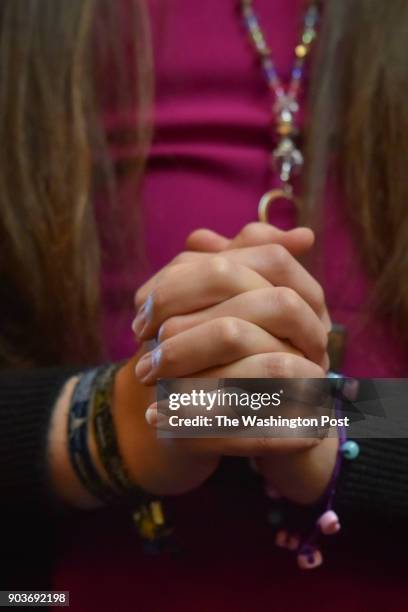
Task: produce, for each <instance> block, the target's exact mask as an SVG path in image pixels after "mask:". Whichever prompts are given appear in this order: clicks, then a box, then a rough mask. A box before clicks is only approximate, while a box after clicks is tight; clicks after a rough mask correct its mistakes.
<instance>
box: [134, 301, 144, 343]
mask: <svg viewBox="0 0 408 612" xmlns="http://www.w3.org/2000/svg"><path fill="white" fill-rule="evenodd" d="M145 325H146V313H145V309H144V305H143V306H142V308H141V309H140V310H139V312H138V313H137V315H136V318H135V319H134V321H133V323H132V330H133V333H134V334H135V336H137V337H139V336H140V333H141V331H142V330H143V329H144V327H145Z"/></svg>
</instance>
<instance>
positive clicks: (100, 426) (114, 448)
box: [91, 364, 148, 504]
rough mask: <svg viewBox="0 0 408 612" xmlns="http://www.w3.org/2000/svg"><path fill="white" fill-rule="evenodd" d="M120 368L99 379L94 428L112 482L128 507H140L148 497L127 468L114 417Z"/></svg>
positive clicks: (96, 389) (94, 399)
mask: <svg viewBox="0 0 408 612" xmlns="http://www.w3.org/2000/svg"><path fill="white" fill-rule="evenodd" d="M120 367H121V364H115V365H112V366H109V367H108V368H106V369H105V370H104V371H103V372H102V373H101V375H100V376H99V377H98V379H97V382H96V386H95V392H94V395H93V398H92V412H91V424H92V427H93V431H94V434H95V441H96V446H97V449H98V454H99V458H100V460H101V463H102V465H103V467H104V469H105V472H106V474H107V476H108V479H109V480H110V481H111V482H112V484H113V485H114V487H115V489H116V490H117V491H118V493H119V494H121V495H122V496H123V497H124V498H125V500H126V501H127V502H128V503H130V504H140V503H141V502H145V501H146V500H147V499H148V496H147V494H144V493H143V491H142V489H141V488H140V487H138V486H136V485H135V484H134V482H133V481H132V479H131V478H130V476H129V474H128V471H127V469H126V467H125V465H124V464H123V461H122V458H121V456H120V452H119V446H118V441H117V437H116V430H115V424H114V421H113V416H112V399H113V397H112V396H113V383H114V378H115V374H116V372H117V370H118V369H119V368H120Z"/></svg>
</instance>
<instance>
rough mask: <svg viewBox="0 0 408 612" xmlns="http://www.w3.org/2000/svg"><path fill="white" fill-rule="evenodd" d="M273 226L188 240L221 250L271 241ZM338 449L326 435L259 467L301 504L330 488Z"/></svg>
mask: <svg viewBox="0 0 408 612" xmlns="http://www.w3.org/2000/svg"><path fill="white" fill-rule="evenodd" d="M275 229H276V228H273V229H272V230H271V229H270V228H269V226H265V225H264V224H260V223H253V224H251V225H250V226H247V227H246V228H244V231H243V232H241V233H240V234H238V236H236V237H235V238H234V239H233V240H228V239H226V238H225V237H223V236H220V235H219V234H216V233H215V232H211V231H208V230H198V231H197V232H194V234H192V235H191V236H190V237H189V239H188V242H187V244H188V246H189V248H190V249H192V250H193V251H207V252H217V251H223V250H228V249H234V248H242V247H250V246H255V245H261V244H267V243H268V241H270V240H271V237H272V236H271V233H272V232H273V231H274V230H275ZM337 449H338V440H337V438H333V437H331V438H325V439H323V440H322V441H321V443H320V444H319V445H317V446H314V447H313V448H309V449H302V450H299V451H298V452H293V451H292V452H290V453H279V454H276V455H274V456H273V457H271V456H264V457H258V458H256V459H255V465H256V467H257V470H258V471H259V473H260V474H261V476H262V477H263V478H264V480H265V483H266V484H270V485H272V486H273V488H274V489H275V490H277V491H278V492H279V493H280V495H282V496H283V497H285V498H286V499H289V500H291V501H293V502H295V503H299V504H313V503H314V502H316V501H317V500H318V499H319V498H320V497H321V495H322V494H323V493H324V491H325V490H326V488H327V486H328V483H329V481H330V478H331V475H332V473H333V469H334V465H335V462H336V456H337Z"/></svg>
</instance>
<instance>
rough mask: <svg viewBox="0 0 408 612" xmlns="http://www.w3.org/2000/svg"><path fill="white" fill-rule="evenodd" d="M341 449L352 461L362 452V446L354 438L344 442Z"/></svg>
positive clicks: (346, 457)
mask: <svg viewBox="0 0 408 612" xmlns="http://www.w3.org/2000/svg"><path fill="white" fill-rule="evenodd" d="M340 450H341V452H342V454H343V457H344V458H345V459H349V460H350V461H351V460H353V459H356V458H357V457H358V456H359V454H360V447H359V445H358V444H357V442H354V440H347V442H344V444H342V446H341V449H340Z"/></svg>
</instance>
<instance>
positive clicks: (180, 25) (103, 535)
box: [54, 0, 408, 612]
mask: <svg viewBox="0 0 408 612" xmlns="http://www.w3.org/2000/svg"><path fill="white" fill-rule="evenodd" d="M255 4H256V6H257V7H258V8H259V15H260V17H261V19H262V23H263V25H264V30H265V32H266V34H267V37H268V41H269V44H270V46H271V48H272V51H273V55H274V58H275V61H276V66H277V69H278V71H279V73H280V74H281V75H282V76H283V77H284V78H288V76H289V73H290V69H291V66H292V61H293V50H294V46H295V43H296V41H297V36H298V31H299V23H300V15H301V7H302V6H303V4H304V2H303V0H256V1H255ZM150 8H151V14H152V22H153V43H154V52H155V62H156V83H157V96H156V105H155V124H156V135H155V140H154V143H153V146H152V150H151V154H150V164H149V168H148V172H147V175H146V179H145V181H144V190H143V203H142V224H143V233H144V236H145V245H146V253H147V259H148V262H149V265H148V266H147V267H144V268H143V269H142V268H141V266H140V263H138V262H137V261H135V264H134V269H135V272H134V278H133V279H132V281H131V283H126V282H125V281H124V280H123V278H122V277H121V276H120V274H118V272H117V270H116V269H115V268H112V269H111V270H108V269H106V270H105V276H104V292H105V305H106V329H107V340H108V342H109V347H110V352H111V355H112V356H113V357H115V358H118V357H124V356H126V355H130V354H132V352H133V351H134V343H133V336H132V333H131V331H130V323H131V320H132V317H133V315H134V313H133V310H132V308H131V306H122V305H123V304H126V303H127V304H129V300H128V297H129V295H131V294H132V293H133V292H134V290H135V289H136V287H137V284H138V283H139V282H141V281H142V280H143V278H146V277H148V276H149V275H151V274H152V273H153V272H155V271H156V270H158V269H159V268H160V267H162V266H163V265H165V264H166V263H167V262H168V261H169V260H170V259H171V258H172V257H174V256H175V255H176V254H177V253H179V252H180V251H181V250H182V249H183V245H184V241H185V239H186V236H187V235H188V234H189V232H191V231H192V230H194V229H196V228H199V227H207V228H212V229H214V230H216V231H218V232H221V233H224V234H226V235H227V236H233V235H234V234H235V233H237V232H238V231H239V230H240V229H241V228H242V226H243V225H244V224H246V223H249V222H251V221H254V220H256V219H257V203H258V200H259V198H260V196H261V195H262V194H263V193H264V192H265V191H266V190H267V189H268V187H269V186H270V181H271V177H270V173H269V155H270V150H271V144H270V139H269V131H268V125H269V121H270V114H269V96H268V92H267V89H266V85H265V82H264V80H263V75H262V73H261V71H260V69H259V67H258V66H257V64H256V62H255V60H254V55H253V51H252V49H251V48H250V46H249V44H248V41H247V38H246V35H245V33H244V29H243V26H242V23H241V22H240V19H239V17H238V13H237V2H236V0H204V1H201V2H195V1H192V0H171V2H168V3H166V2H164V1H163V0H150ZM109 121H110V122H111V123H112V122H115V121H116V122H117V121H118V119H117V118H112V117H110V118H109ZM123 154H125V155H126V151H122V155H123ZM122 190H123V197H124V199H125V201H127V202H128V205H129V206H130V207H131V206H134V205H136V202H135V199H136V198H135V194H134V192H133V191H132V190H131V186H130V184H127V183H126V182H124V183H123V185H122ZM325 214H326V224H325V241H324V243H325V244H324V253H323V254H324V278H323V285H324V288H325V290H326V294H327V299H328V304H329V307H330V311H331V315H332V317H333V320H335V321H337V322H339V323H344V324H345V325H347V328H348V346H347V354H346V359H345V364H344V368H343V371H344V373H346V374H349V375H355V376H371V377H381V376H390V377H399V376H406V375H407V373H408V371H407V370H408V352H407V348H406V347H403V346H402V345H401V344H400V343H399V342H398V339H397V338H396V337H392V336H391V334H390V331H389V328H388V325H387V322H382V321H379V320H377V319H375V318H374V317H372V316H371V318H370V319H369V320H368V322H367V320H366V318H365V317H364V316H363V315H362V312H363V310H364V308H365V307H366V305H367V295H368V293H367V292H368V288H369V283H368V281H367V279H366V277H365V275H364V272H363V269H362V267H361V265H360V263H359V258H358V251H357V249H356V247H355V245H354V244H353V242H352V239H351V237H350V234H349V231H348V228H347V224H346V221H345V216H344V201H343V198H342V196H341V194H338V193H335V192H334V189H333V188H332V187H331V186H329V187H328V190H327V197H326V210H325ZM273 221H274V222H275V223H276V225H278V226H280V227H290V226H291V225H292V224H293V223H294V216H293V211H292V210H291V208H290V206H288V207H287V208H281V209H279V211H274V212H273ZM208 489H209V487H203V488H201V489H200V491H199V492H197V493H196V494H192V495H191V496H187V498H183V500H182V503H180V504H179V511H178V515H177V520H176V523H177V529H181V531H184V539H186V538H187V541H190V544H191V546H190V548H191V550H190V551H189V552H188V554H187V556H186V558H185V559H184V560H183V559H181V560H180V561H173V562H168V561H167V559H166V558H165V559H163V558H149V557H145V556H142V555H141V554H140V547H139V545H138V544H137V539H136V538H133V536H132V532H131V530H130V528H129V526H128V525H127V524H124V523H123V519H119V520H114V519H112V518H111V517H109V518H108V519H107V520H108V521H109V525H110V528H109V529H108V527H107V522H106V517H104V516H103V515H99V516H97V517H92V519H89V518H86V517H82V521H83V523H84V527H83V528H82V529H81V526H80V525H76V528H75V531H74V532H73V533H72V534H70V535H69V536H68V538H70V541H69V545H68V543H66V544H67V547H68V550H67V551H66V555H65V557H64V558H63V560H62V561H61V563H60V565H59V567H58V568H57V571H56V577H55V586H54V588H61V589H68V588H69V589H71V609H73V610H75V611H79V610H83V611H86V612H89V611H91V610H94V609H95V610H96V609H112V610H113V609H133V608H134V609H138V610H141V611H143V612H145V611H148V610H149V611H150V610H152V611H153V610H154V611H156V610H159V609H163V610H164V609H167V610H178V611H182V610H194V611H195V612H196V611H204V610H205V611H206V612H207V611H208V610H212V611H213V612H215V611H217V610H220V611H221V610H222V611H223V612H225V611H226V610H234V612H237V611H245V612H247V611H248V610H251V609H254V610H266V609H271V607H274V606H273V604H276V605H275V609H276V610H283V609H285V610H286V609H287V610H295V609H305V607H306V608H307V609H309V606H308V605H307V600H306V606H305V595H306V591H305V586H306V582H305V581H306V580H307V590H308V593H309V595H311V596H313V603H310V609H312V607H313V609H314V610H316V611H318V610H327V603H326V601H330V606H331V607H332V609H333V610H334V609H335V607H336V606H335V603H336V602H337V603H338V605H339V609H344V606H346V607H347V610H358V609H362V608H364V609H365V606H366V603H367V600H366V597H367V593H368V592H369V591H371V589H372V588H373V584H374V583H375V579H374V575H375V571H376V570H375V567H373V568H370V570H368V569H367V570H365V571H364V574H361V575H360V578H359V581H357V582H356V583H355V584H356V586H354V579H353V576H351V577H350V575H349V573H348V570H347V567H348V561H347V560H345V559H344V557H343V559H342V561H341V563H340V564H338V565H336V564H335V563H334V564H327V566H324V568H323V570H321V571H319V572H318V573H317V574H315V575H314V576H310V574H308V575H307V578H306V577H305V576H304V575H299V573H298V571H297V570H296V568H295V567H293V564H292V562H293V560H292V559H290V560H289V559H287V558H286V557H284V558H283V557H282V556H276V554H275V553H274V550H273V543H272V536H271V533H270V531H269V530H268V529H267V526H266V525H265V523H264V522H263V520H264V519H263V516H264V515H263V514H262V512H261V511H260V512H259V514H258V513H257V511H255V510H253V509H252V506H251V503H252V502H251V503H249V501H248V499H249V498H248V499H247V498H245V500H243V498H242V493H241V492H238V494H236V492H235V493H234V492H233V490H231V492H230V491H229V493H228V495H231V496H232V498H231V499H229V501H228V502H225V500H224V503H221V504H219V503H218V502H214V499H212V501H211V500H210V501H208V498H207V497H206V495H207V494H208ZM234 495H237V496H236V497H234ZM247 495H249V493H248V494H247ZM207 509H208V513H209V514H208V517H209V520H207V516H206V511H207ZM94 523H96V525H95V529H93V528H92V525H93V524H94ZM180 524H181V526H180ZM237 534H238V536H237ZM209 572H211V575H210V573H209ZM321 572H323V574H322V573H321ZM244 574H245V578H243V575H244ZM364 576H367V577H368V578H366V580H365V586H366V587H367V588H364V586H362V584H361V582H364ZM382 581H383V576H381V582H382ZM294 584H299V589H293V585H294ZM339 584H341V586H342V588H341V590H339V589H338V588H337V587H338V585H339ZM302 585H303V587H302ZM276 586H278V587H279V588H278V589H276ZM393 588H394V587H393ZM334 589H336V590H335V591H334ZM333 592H336V597H335V599H333ZM393 593H394V594H395V590H394V591H393ZM280 598H281V599H282V601H281V600H280ZM119 601H122V602H123V601H125V602H127V606H125V607H121V606H119V605H118V602H119ZM381 601H384V605H387V603H388V600H387V592H384V593H383V595H381V594H377V599H376V603H377V604H378V605H380V602H381ZM97 606H101V607H100V608H98V607H97ZM333 606H334V607H333ZM336 609H337V608H336Z"/></svg>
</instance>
